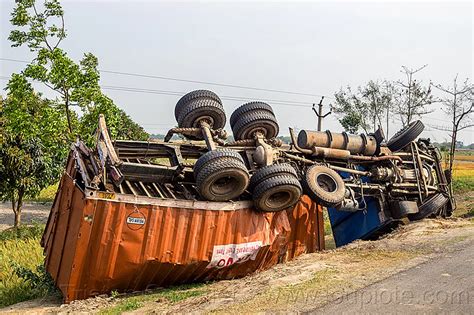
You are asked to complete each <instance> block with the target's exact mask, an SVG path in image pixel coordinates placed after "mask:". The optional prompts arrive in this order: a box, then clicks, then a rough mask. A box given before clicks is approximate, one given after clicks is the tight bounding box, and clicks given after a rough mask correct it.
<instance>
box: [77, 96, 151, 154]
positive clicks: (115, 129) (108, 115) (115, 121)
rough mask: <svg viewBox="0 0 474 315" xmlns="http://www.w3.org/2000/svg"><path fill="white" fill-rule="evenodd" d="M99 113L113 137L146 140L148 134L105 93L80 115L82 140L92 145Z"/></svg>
mask: <svg viewBox="0 0 474 315" xmlns="http://www.w3.org/2000/svg"><path fill="white" fill-rule="evenodd" d="M99 114H104V116H105V120H106V123H107V128H108V130H109V134H110V136H111V137H112V138H113V139H125V140H127V139H134V140H147V139H148V138H149V135H148V134H147V133H146V132H145V130H143V128H142V127H141V126H140V125H138V124H137V123H136V122H134V121H133V120H132V119H131V118H130V116H128V115H127V114H126V113H125V112H124V111H123V110H121V109H120V108H118V107H117V106H115V105H114V103H113V102H112V100H111V99H110V98H108V97H107V96H105V95H101V96H100V97H97V98H96V99H95V106H94V107H92V108H91V109H90V110H89V111H88V112H87V113H86V114H84V115H83V116H82V117H81V126H80V134H81V135H82V136H81V137H82V140H84V142H85V143H86V144H87V145H88V146H90V147H93V146H94V144H95V143H94V142H95V137H94V132H95V130H96V129H97V123H98V117H99Z"/></svg>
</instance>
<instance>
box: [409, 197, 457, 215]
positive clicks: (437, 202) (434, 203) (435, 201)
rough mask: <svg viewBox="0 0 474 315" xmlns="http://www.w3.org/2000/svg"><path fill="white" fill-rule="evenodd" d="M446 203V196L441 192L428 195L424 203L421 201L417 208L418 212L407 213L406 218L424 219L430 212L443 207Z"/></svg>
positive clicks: (432, 212)
mask: <svg viewBox="0 0 474 315" xmlns="http://www.w3.org/2000/svg"><path fill="white" fill-rule="evenodd" d="M447 203H448V198H447V197H446V196H444V195H443V194H441V193H437V194H435V195H433V196H431V197H429V198H428V199H427V200H426V201H425V202H424V203H422V204H421V205H420V206H419V207H418V209H419V211H418V213H414V214H409V215H408V218H409V219H410V221H418V220H421V219H424V218H426V217H428V216H430V215H432V214H435V213H436V212H437V211H438V210H439V209H441V208H442V207H444V206H445V205H446V204H447Z"/></svg>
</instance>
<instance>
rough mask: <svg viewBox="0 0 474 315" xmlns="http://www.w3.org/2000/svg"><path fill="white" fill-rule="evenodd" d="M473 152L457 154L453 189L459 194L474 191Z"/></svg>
mask: <svg viewBox="0 0 474 315" xmlns="http://www.w3.org/2000/svg"><path fill="white" fill-rule="evenodd" d="M471 152H472V151H463V152H462V153H461V154H459V153H458V154H456V156H455V159H454V169H453V188H454V191H455V192H457V193H462V192H467V191H472V190H474V155H471V154H470V153H471Z"/></svg>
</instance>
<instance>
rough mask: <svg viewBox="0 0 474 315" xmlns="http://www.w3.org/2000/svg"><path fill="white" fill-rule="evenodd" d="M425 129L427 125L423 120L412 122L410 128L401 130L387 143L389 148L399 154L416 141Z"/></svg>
mask: <svg viewBox="0 0 474 315" xmlns="http://www.w3.org/2000/svg"><path fill="white" fill-rule="evenodd" d="M423 129H425V125H423V123H422V122H421V120H416V121H413V122H411V123H410V124H409V125H408V126H406V127H404V128H402V129H401V130H399V131H398V132H397V133H396V134H395V135H394V136H393V137H392V138H390V140H388V142H387V147H388V148H389V149H390V150H391V151H392V152H397V151H400V150H401V149H403V148H404V147H406V146H407V145H409V144H410V142H412V141H414V140H415V139H416V138H417V137H418V136H419V135H420V134H421V133H422V132H423Z"/></svg>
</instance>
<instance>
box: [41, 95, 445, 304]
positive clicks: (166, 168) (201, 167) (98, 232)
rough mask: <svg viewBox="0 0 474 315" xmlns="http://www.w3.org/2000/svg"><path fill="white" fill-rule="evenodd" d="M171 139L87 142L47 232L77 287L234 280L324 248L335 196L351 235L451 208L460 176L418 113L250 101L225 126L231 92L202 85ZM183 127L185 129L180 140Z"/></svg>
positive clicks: (68, 280)
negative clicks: (316, 111)
mask: <svg viewBox="0 0 474 315" xmlns="http://www.w3.org/2000/svg"><path fill="white" fill-rule="evenodd" d="M175 117H176V120H177V122H178V127H176V128H172V129H170V130H169V132H168V133H167V135H166V136H165V138H164V139H163V140H149V141H130V140H117V139H115V140H114V139H111V138H110V136H109V133H108V130H107V126H106V121H105V118H106V117H103V116H100V117H99V124H98V128H97V138H96V139H97V142H96V146H95V148H93V149H89V148H87V147H86V146H85V145H84V143H82V142H80V141H78V142H76V143H74V144H73V145H72V147H71V153H70V156H69V159H68V163H67V167H66V172H65V174H64V176H63V178H62V180H61V184H60V186H59V189H58V193H57V195H56V198H55V201H54V204H53V208H52V211H51V214H50V217H49V219H48V223H47V225H46V230H45V233H44V235H43V239H42V245H43V247H44V249H45V254H46V262H45V263H46V268H47V270H48V272H49V273H50V274H51V275H52V276H53V279H54V280H55V281H56V284H57V285H58V286H59V288H60V289H61V290H62V292H63V294H64V297H65V300H66V301H71V300H74V299H80V298H86V297H88V296H92V295H96V294H100V293H106V292H109V291H110V290H113V289H115V290H120V291H126V290H142V289H145V288H149V287H153V286H163V285H170V284H177V283H183V282H193V281H205V280H213V279H230V278H234V277H239V276H243V275H246V274H249V273H251V272H254V271H257V270H262V269H266V268H268V267H270V266H272V265H274V264H276V263H278V262H284V261H286V260H288V259H292V258H293V257H296V256H298V255H300V254H302V253H306V252H314V251H317V250H321V249H323V248H324V232H323V219H322V207H323V206H324V207H327V208H328V211H329V217H330V221H331V226H332V230H333V235H334V238H335V241H336V245H337V246H341V245H344V244H346V243H348V242H350V241H352V240H354V239H358V238H362V239H367V238H373V237H376V236H377V235H380V234H381V233H384V232H385V231H387V230H388V229H390V228H392V227H393V226H396V225H397V224H400V222H403V220H406V219H405V218H408V219H409V220H419V219H422V218H424V217H427V216H432V215H441V216H449V215H450V214H451V212H452V211H453V202H452V198H451V195H450V191H449V189H448V179H449V176H447V174H445V173H444V172H443V170H442V168H441V158H440V154H439V152H438V150H437V149H436V148H435V147H434V146H433V145H431V144H430V141H429V139H418V140H417V138H418V136H419V135H420V134H421V132H422V131H423V124H422V122H421V121H415V122H413V123H411V124H410V125H408V126H407V127H406V128H404V129H402V130H401V131H400V132H398V133H397V134H396V135H394V137H392V138H391V139H390V140H389V141H385V139H384V136H383V134H382V132H381V131H378V132H376V133H374V134H369V135H364V134H362V135H351V134H347V133H344V132H343V133H333V132H331V131H325V132H319V131H312V130H302V131H300V132H299V134H298V136H296V135H295V133H294V131H293V130H292V129H291V128H290V130H289V131H290V135H291V143H290V144H289V145H288V144H284V143H283V142H282V141H281V140H279V139H278V138H277V135H278V133H279V125H278V123H277V120H276V117H275V114H274V112H273V109H272V108H271V107H270V106H269V105H268V104H266V103H262V102H250V103H247V104H244V105H242V106H241V107H239V108H237V109H236V110H235V111H234V112H233V113H232V115H231V117H230V125H231V128H232V132H233V136H234V139H233V140H232V141H227V133H226V132H225V130H224V129H223V128H224V126H225V124H226V115H225V112H224V109H223V106H222V102H221V100H220V98H219V97H218V96H217V95H216V94H215V93H213V92H211V91H206V90H198V91H193V92H190V93H188V94H186V95H185V96H183V97H182V98H181V99H180V100H179V101H178V103H177V104H176V107H175ZM174 135H179V136H180V137H181V139H179V140H172V139H174V138H175V137H173V136H174Z"/></svg>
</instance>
